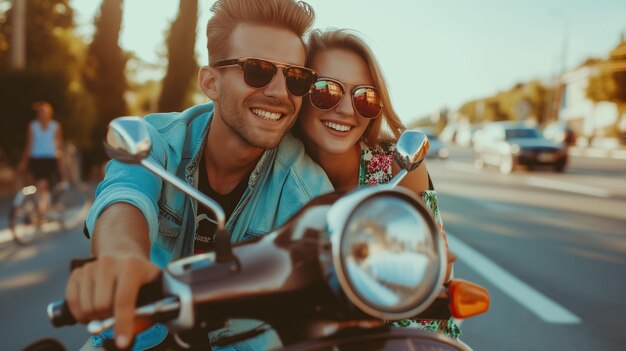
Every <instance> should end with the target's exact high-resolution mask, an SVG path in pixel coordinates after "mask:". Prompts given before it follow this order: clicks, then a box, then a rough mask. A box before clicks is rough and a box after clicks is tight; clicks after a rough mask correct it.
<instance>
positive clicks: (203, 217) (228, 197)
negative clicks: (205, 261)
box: [193, 157, 249, 254]
mask: <svg viewBox="0 0 626 351" xmlns="http://www.w3.org/2000/svg"><path fill="white" fill-rule="evenodd" d="M248 178H249V177H244V178H243V179H242V180H241V182H239V184H237V186H236V187H235V188H234V189H233V190H232V191H231V192H230V193H228V194H224V195H222V194H219V193H217V192H216V191H215V190H213V188H211V185H210V184H209V177H208V175H207V172H206V162H204V157H202V161H201V162H200V176H199V179H198V190H200V191H201V192H203V193H204V194H206V195H208V196H209V197H210V198H212V199H213V200H215V201H217V203H219V204H220V205H221V206H222V208H223V209H224V213H225V214H226V218H227V219H228V218H229V217H230V215H231V214H232V213H233V211H234V210H235V207H237V204H238V203H239V200H240V199H241V197H242V196H243V193H244V192H245V191H246V188H247V186H248ZM214 219H215V217H214V215H213V212H212V211H209V210H207V209H206V208H205V207H204V206H202V205H201V204H200V203H198V213H197V214H196V236H195V241H194V247H193V253H194V254H197V253H203V252H207V251H211V250H213V249H214V248H215V228H216V225H215V223H213V222H212V221H214Z"/></svg>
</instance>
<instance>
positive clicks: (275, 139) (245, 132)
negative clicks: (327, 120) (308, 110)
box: [219, 99, 296, 150]
mask: <svg viewBox="0 0 626 351" xmlns="http://www.w3.org/2000/svg"><path fill="white" fill-rule="evenodd" d="M221 102H222V103H221V104H219V112H220V117H221V119H222V121H223V122H224V124H225V125H226V127H228V129H230V130H231V131H232V133H233V134H234V135H236V136H237V137H238V138H239V139H240V140H241V141H242V142H244V143H246V144H248V145H250V146H252V147H255V148H259V149H264V150H270V149H274V148H276V147H278V145H279V144H280V142H281V140H282V139H283V137H284V136H285V134H286V133H287V131H288V130H289V129H290V128H291V127H292V126H293V124H294V123H295V121H296V118H293V120H292V121H291V123H290V124H289V125H286V126H285V129H284V130H282V131H281V132H280V133H279V135H276V134H275V133H272V137H271V139H270V138H263V137H261V136H260V134H262V133H260V132H258V133H255V131H254V130H252V129H253V128H254V127H252V126H249V125H246V121H245V118H244V117H243V116H244V115H245V114H246V113H247V112H248V109H247V108H246V107H239V108H237V107H235V108H230V107H231V106H239V105H238V104H236V103H232V104H230V103H228V102H229V101H228V99H222V101H221ZM224 102H225V103H224ZM259 118H260V117H259ZM282 118H286V117H282Z"/></svg>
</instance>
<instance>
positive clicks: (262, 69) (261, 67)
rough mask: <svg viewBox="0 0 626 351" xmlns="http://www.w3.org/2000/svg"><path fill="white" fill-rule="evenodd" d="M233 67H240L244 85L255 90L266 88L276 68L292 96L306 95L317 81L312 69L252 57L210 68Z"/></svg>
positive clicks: (226, 61)
mask: <svg viewBox="0 0 626 351" xmlns="http://www.w3.org/2000/svg"><path fill="white" fill-rule="evenodd" d="M235 65H237V66H239V67H241V70H242V71H243V80H244V81H245V82H246V84H248V85H249V86H250V87H252V88H257V89H261V88H265V87H266V86H268V85H269V84H270V83H271V82H272V79H274V76H275V75H276V72H277V71H278V67H282V68H283V74H284V76H285V84H286V85H287V90H288V91H289V93H290V94H291V95H293V96H304V95H306V94H307V93H308V92H309V90H311V85H313V82H315V80H316V79H317V73H315V71H313V70H312V69H309V68H306V67H302V66H293V65H286V64H283V63H279V62H274V61H269V60H264V59H260V58H252V57H240V58H237V59H229V60H221V61H217V62H215V63H214V64H212V65H211V66H212V67H215V68H221V67H228V66H235Z"/></svg>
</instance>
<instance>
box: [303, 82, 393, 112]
mask: <svg viewBox="0 0 626 351" xmlns="http://www.w3.org/2000/svg"><path fill="white" fill-rule="evenodd" d="M345 90H346V89H345V88H344V85H343V83H341V82H340V81H338V80H334V79H331V78H319V79H318V80H317V81H316V82H315V83H314V84H313V88H312V89H311V92H310V93H309V97H310V98H311V105H313V106H314V107H316V108H318V109H320V110H331V109H333V108H335V107H336V106H337V105H339V103H340V102H341V99H343V96H344V94H345ZM350 96H351V97H352V106H353V107H354V110H355V111H356V113H358V114H359V116H361V117H363V118H370V119H372V118H376V117H378V116H379V115H380V112H381V111H382V109H383V105H382V103H381V101H380V94H379V93H378V90H377V89H376V88H374V87H373V86H370V85H357V86H355V87H354V88H352V90H351V92H350Z"/></svg>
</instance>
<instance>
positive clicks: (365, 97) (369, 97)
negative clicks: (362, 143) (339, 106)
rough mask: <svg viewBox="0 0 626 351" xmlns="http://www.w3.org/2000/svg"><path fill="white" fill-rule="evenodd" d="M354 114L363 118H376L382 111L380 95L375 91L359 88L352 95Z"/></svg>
mask: <svg viewBox="0 0 626 351" xmlns="http://www.w3.org/2000/svg"><path fill="white" fill-rule="evenodd" d="M352 101H353V102H354V108H355V109H356V112H358V113H359V115H361V117H364V118H376V117H378V115H379V114H380V111H381V110H382V108H383V107H382V105H381V103H380V95H379V94H378V91H377V90H376V89H372V88H359V89H357V90H355V91H354V93H353V94H352Z"/></svg>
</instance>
